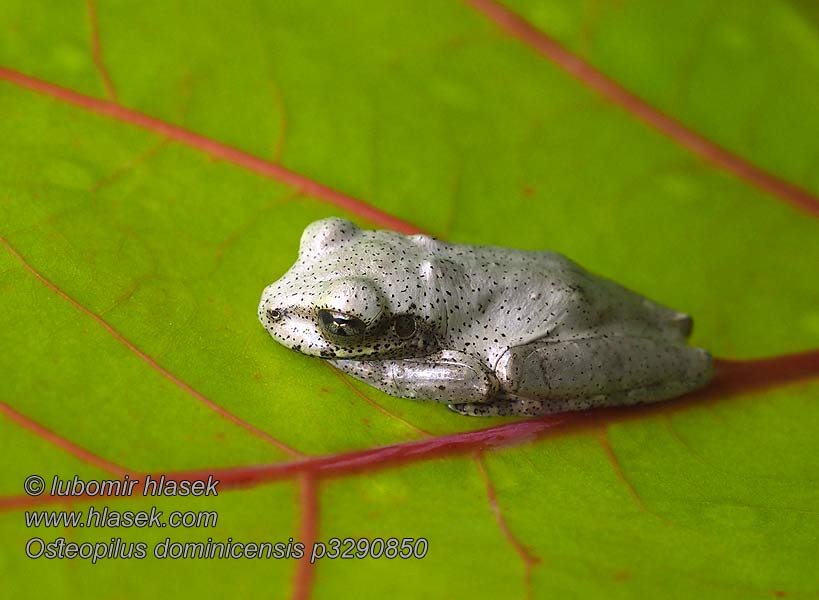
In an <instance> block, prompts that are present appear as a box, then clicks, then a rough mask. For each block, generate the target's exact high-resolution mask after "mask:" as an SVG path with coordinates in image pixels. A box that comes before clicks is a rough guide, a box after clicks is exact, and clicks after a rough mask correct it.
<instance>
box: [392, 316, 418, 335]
mask: <svg viewBox="0 0 819 600" xmlns="http://www.w3.org/2000/svg"><path fill="white" fill-rule="evenodd" d="M392 328H393V330H395V335H397V336H398V337H400V338H408V337H412V336H413V334H414V333H415V318H414V317H411V316H410V315H398V316H397V317H395V320H394V321H393V322H392Z"/></svg>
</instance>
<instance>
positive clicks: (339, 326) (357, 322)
mask: <svg viewBox="0 0 819 600" xmlns="http://www.w3.org/2000/svg"><path fill="white" fill-rule="evenodd" d="M318 315H319V323H320V324H321V329H322V330H323V331H324V333H326V334H327V335H328V336H330V337H334V338H354V337H358V336H360V335H362V334H363V333H364V329H365V328H366V326H365V325H364V321H362V320H361V319H359V318H357V317H353V316H351V315H345V314H344V313H339V312H335V311H332V310H320V311H319V313H318Z"/></svg>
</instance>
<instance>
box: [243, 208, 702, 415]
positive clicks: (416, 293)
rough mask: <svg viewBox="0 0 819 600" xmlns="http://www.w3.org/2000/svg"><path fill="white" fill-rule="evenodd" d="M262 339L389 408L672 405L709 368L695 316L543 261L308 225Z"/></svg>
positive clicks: (512, 410) (524, 254)
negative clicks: (343, 376)
mask: <svg viewBox="0 0 819 600" xmlns="http://www.w3.org/2000/svg"><path fill="white" fill-rule="evenodd" d="M258 317H259V320H260V322H261V324H262V325H263V326H264V328H265V329H266V330H267V332H268V333H269V334H270V336H271V337H272V338H273V339H274V340H276V341H277V342H279V343H280V344H282V345H284V346H286V347H287V348H290V349H292V350H294V351H297V352H300V353H301V354H304V355H307V356H311V357H318V358H320V359H323V360H326V361H328V362H329V363H330V364H332V365H333V366H335V367H336V368H338V369H340V370H341V371H343V372H345V373H347V374H349V375H351V376H353V377H355V378H357V379H359V380H361V381H364V382H366V383H368V384H370V385H371V386H373V387H375V388H377V389H379V390H381V391H383V392H385V393H387V394H390V395H392V396H397V397H401V398H409V399H415V400H426V401H432V402H438V403H443V404H445V405H446V406H447V407H448V408H449V409H450V410H452V411H454V412H456V413H459V414H461V415H466V416H484V417H491V416H501V417H536V416H541V415H547V414H551V413H557V412H568V411H580V410H587V409H592V408H596V407H611V406H625V405H634V404H642V403H650V402H656V401H661V400H666V399H670V398H674V397H676V396H680V395H683V394H685V393H687V392H690V391H693V390H696V389H698V388H701V387H703V386H705V385H706V384H707V383H708V382H709V380H710V379H711V378H712V376H713V358H712V356H711V354H710V353H709V352H708V351H707V350H705V349H703V348H698V347H695V346H692V345H689V344H688V338H689V337H690V335H691V332H692V327H693V320H692V318H691V317H690V316H689V315H687V314H685V313H683V312H679V311H677V310H674V309H671V308H668V307H666V306H664V305H662V304H659V303H657V302H655V301H652V300H649V299H648V298H646V297H644V296H642V295H640V294H638V293H637V292H634V291H632V290H630V289H628V288H626V287H624V286H622V285H620V284H618V283H615V282H614V281H612V280H610V279H608V278H606V277H603V276H601V275H596V274H593V273H591V272H589V271H587V270H586V269H584V268H583V267H581V266H580V265H579V264H577V263H575V262H574V261H572V260H570V259H569V258H567V257H566V256H564V255H562V254H560V253H558V252H555V251H550V250H520V249H514V248H506V247H501V246H491V245H471V244H464V243H454V242H446V241H442V240H439V239H436V238H435V237H432V236H429V235H424V234H415V235H404V234H401V233H397V232H394V231H389V230H369V229H362V228H359V227H358V226H357V225H355V224H354V223H352V222H351V221H349V220H347V219H343V218H338V217H330V218H325V219H321V220H318V221H315V222H313V223H310V224H309V225H307V227H306V228H305V229H304V231H303V233H302V235H301V239H300V242H299V250H298V257H297V259H296V262H295V263H294V264H293V265H292V266H291V267H290V269H288V270H287V271H286V272H285V273H284V275H282V276H281V277H280V278H279V279H278V280H276V281H274V282H273V283H271V284H270V285H268V286H267V287H265V288H264V291H263V292H262V296H261V300H260V302H259V306H258Z"/></svg>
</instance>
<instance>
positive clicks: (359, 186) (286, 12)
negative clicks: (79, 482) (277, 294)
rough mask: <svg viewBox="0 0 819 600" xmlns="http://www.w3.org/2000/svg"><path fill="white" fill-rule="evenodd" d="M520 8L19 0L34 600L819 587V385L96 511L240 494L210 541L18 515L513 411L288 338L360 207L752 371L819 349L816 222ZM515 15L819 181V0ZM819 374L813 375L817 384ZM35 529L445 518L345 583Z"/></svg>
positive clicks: (339, 573)
mask: <svg viewBox="0 0 819 600" xmlns="http://www.w3.org/2000/svg"><path fill="white" fill-rule="evenodd" d="M487 6H489V7H490V8H491V7H492V6H493V5H492V3H488V2H475V4H474V5H467V4H460V3H457V2H451V3H450V2H442V3H428V4H423V5H418V3H412V2H393V3H390V5H389V6H387V5H385V4H383V3H373V4H372V5H371V6H367V7H364V6H363V5H361V4H356V5H355V6H352V5H350V4H349V3H346V2H299V3H290V4H286V3H265V2H242V3H230V4H227V3H225V4H224V6H221V7H220V6H216V5H213V6H207V7H206V6H204V5H203V4H202V3H195V2H186V1H182V2H176V3H172V4H168V3H156V2H132V1H117V2H106V3H99V5H96V4H95V3H93V2H92V1H91V2H88V3H79V2H75V3H70V2H65V3H47V4H44V5H41V6H32V5H31V3H25V2H17V1H15V0H8V1H6V2H4V3H3V4H2V7H0V24H1V25H2V28H3V31H4V35H3V36H0V38H1V39H2V41H0V64H1V65H2V66H3V67H4V70H2V71H0V114H2V115H3V136H2V139H0V156H2V162H3V168H2V170H0V237H1V238H2V240H3V243H2V244H0V302H2V305H1V308H2V310H0V342H2V346H3V348H4V351H3V352H2V353H0V374H1V375H2V377H0V403H1V404H0V407H2V413H3V414H2V416H0V437H1V438H2V439H3V440H4V443H3V448H4V451H5V456H4V458H3V459H2V460H0V474H2V477H0V488H2V489H0V509H2V510H1V511H0V531H2V532H3V534H4V535H3V539H4V542H3V546H2V550H0V574H1V575H2V578H3V580H4V581H6V582H11V585H13V586H14V588H15V590H16V591H17V592H18V593H17V594H16V595H17V596H19V597H25V596H26V595H27V594H28V595H30V596H31V597H34V596H38V597H40V596H42V595H43V594H44V593H46V594H54V595H55V596H58V597H59V596H64V597H73V596H80V595H83V596H84V595H86V594H87V592H88V590H89V589H91V590H100V591H102V590H105V591H106V592H109V591H110V592H111V593H109V594H107V595H112V594H113V595H116V596H118V597H124V598H149V597H156V596H157V595H159V596H165V595H169V594H171V593H175V594H179V595H183V596H185V595H187V596H190V597H197V596H215V597H218V596H224V595H227V594H235V595H254V596H260V595H262V594H266V595H268V596H272V597H296V598H306V597H315V598H338V597H349V596H351V595H353V594H352V593H351V590H367V593H368V594H370V595H373V596H374V597H383V596H387V595H389V596H390V597H394V598H396V599H397V598H404V597H406V598H414V597H418V596H420V595H423V596H425V597H430V598H467V597H471V598H484V597H485V598H496V597H521V598H526V597H538V598H539V597H543V598H546V597H553V596H563V597H589V598H593V597H606V598H617V597H623V598H632V597H646V596H653V595H656V594H657V593H658V590H662V591H663V594H664V596H667V597H669V598H674V597H680V598H690V597H694V596H699V595H704V596H707V597H716V598H747V597H766V598H767V597H771V596H781V595H787V596H788V597H797V598H798V597H814V596H815V595H816V594H817V593H819V576H817V572H816V569H815V558H816V538H817V535H819V519H817V515H819V492H817V487H816V485H815V483H816V478H817V467H819V462H817V461H819V438H818V437H817V436H816V433H815V432H816V431H817V427H819V408H818V407H817V404H816V402H815V399H816V396H817V391H819V383H816V381H815V380H814V381H810V380H804V381H799V382H797V381H787V379H788V378H787V377H785V378H784V380H785V381H782V382H780V383H781V385H778V386H777V387H775V388H772V389H767V390H764V391H760V390H756V391H747V390H746V391H745V392H743V393H731V394H728V393H724V394H715V395H713V396H712V397H711V398H709V399H708V400H707V401H704V402H692V403H685V402H683V403H678V404H673V405H670V406H669V407H668V408H667V409H662V410H657V411H649V412H647V413H645V414H642V415H637V416H636V418H627V419H621V418H619V417H617V415H614V416H609V417H606V418H604V419H602V420H594V421H589V422H588V423H585V424H581V426H578V427H571V428H560V427H556V428H555V429H553V430H552V429H550V430H549V431H548V435H540V437H538V439H537V440H533V439H531V438H533V437H534V435H532V436H530V437H527V438H525V439H524V437H523V436H522V435H519V436H518V437H517V438H516V439H514V440H513V441H514V442H515V444H514V445H512V446H510V447H503V448H497V447H489V446H491V444H489V445H488V446H487V449H486V451H485V452H482V453H478V454H475V453H474V452H473V450H475V447H477V446H475V447H472V446H469V447H468V448H467V447H464V448H466V450H464V448H461V449H460V450H458V451H457V452H455V451H454V450H453V451H449V450H445V451H442V452H439V453H437V454H434V453H421V454H419V455H418V456H417V457H416V458H414V459H412V460H410V459H407V460H405V461H404V462H403V463H402V464H392V463H389V461H386V462H384V463H377V462H373V463H368V464H369V466H367V467H364V468H362V469H361V470H358V471H357V472H347V471H344V469H340V470H339V471H338V472H334V473H333V475H332V476H329V475H327V476H325V475H322V474H321V473H320V472H318V471H312V470H297V471H294V472H293V473H292V474H290V475H287V476H284V475H283V476H281V477H279V476H276V477H275V478H273V479H275V480H270V481H264V482H257V484H254V485H252V486H250V487H247V488H242V489H233V490H225V491H223V492H222V493H220V494H219V496H218V498H216V499H212V498H209V499H184V498H163V499H157V498H143V497H132V498H130V499H112V500H110V501H108V502H101V501H98V500H95V501H93V502H92V504H93V505H94V506H96V507H101V506H102V505H103V504H107V505H108V506H109V507H110V508H112V509H116V510H147V509H150V507H151V506H157V507H158V509H159V510H163V511H166V512H170V511H173V510H216V511H218V513H219V524H218V526H217V527H216V528H213V529H195V528H194V529H164V530H158V529H120V530H110V529H109V530H103V529H92V528H86V529H81V528H77V529H47V528H38V529H27V528H26V527H25V526H24V516H23V506H22V505H19V504H13V503H12V502H11V500H13V499H15V498H24V497H23V496H21V494H22V481H23V480H24V478H25V477H26V476H27V475H30V474H32V473H38V474H41V475H43V476H44V477H45V478H46V479H47V480H49V481H50V478H51V477H53V476H55V475H59V476H60V477H62V478H71V477H73V476H74V475H75V474H76V475H79V476H80V477H82V478H86V479H94V478H96V479H99V478H110V477H112V476H119V475H121V474H122V473H123V472H124V471H129V472H136V473H146V472H150V473H163V472H176V471H190V470H194V471H198V470H219V469H224V468H229V467H234V466H243V465H255V464H265V465H283V464H286V463H290V462H298V461H302V460H305V456H309V457H315V456H319V457H325V456H330V457H334V456H337V455H342V456H346V455H345V454H344V453H348V452H353V451H364V452H365V453H366V452H367V451H369V450H371V449H377V448H380V447H382V446H389V445H396V444H398V445H400V444H404V445H405V446H402V447H404V448H411V447H414V446H406V444H413V443H420V444H425V443H427V442H429V441H430V440H434V439H438V438H440V439H445V440H464V439H467V438H464V437H463V436H462V434H463V433H464V432H469V431H473V430H481V429H484V428H487V427H490V426H496V425H499V426H501V427H502V428H503V427H507V426H506V425H502V424H503V423H506V421H503V420H500V419H496V420H480V419H469V418H464V417H461V416H458V415H455V414H453V413H450V412H449V411H446V410H445V409H443V408H441V407H440V406H437V405H432V404H423V403H413V402H411V401H408V400H402V399H397V398H391V397H389V396H386V395H383V394H380V393H378V392H377V391H375V390H373V389H372V388H369V387H367V386H365V385H363V384H360V383H358V382H355V381H352V380H350V379H348V378H346V377H344V376H341V375H340V374H338V373H336V372H335V371H333V370H332V369H331V368H329V367H328V366H327V365H326V364H323V363H322V362H321V361H319V360H315V359H309V358H307V357H304V356H301V355H298V354H296V353H294V352H290V351H288V350H286V349H285V348H283V347H280V346H278V345H277V344H275V343H273V342H272V341H271V340H270V338H269V337H268V336H267V335H266V333H265V332H264V330H263V329H262V328H261V327H260V326H259V324H258V322H257V320H256V305H257V302H258V298H259V295H260V293H261V290H262V288H263V287H264V286H265V285H267V284H268V283H270V282H271V281H273V280H274V279H276V278H277V277H278V276H279V275H280V274H281V273H282V272H284V270H286V269H287V268H288V267H289V266H290V264H292V262H293V260H294V259H295V255H296V248H297V244H298V239H299V236H300V234H301V231H302V230H303V228H304V227H305V225H307V224H308V223H310V222H311V221H313V220H315V219H319V218H323V217H326V216H330V215H339V216H345V217H348V218H351V219H353V220H355V221H357V222H358V223H359V224H361V225H362V226H377V225H381V226H384V225H392V226H395V227H398V228H401V227H409V226H407V225H405V224H406V223H409V224H412V226H414V227H417V228H418V229H420V230H424V231H428V232H430V233H432V234H434V235H437V236H439V237H442V238H445V239H448V240H452V241H458V242H467V243H480V244H496V245H503V246H513V247H519V248H525V249H546V248H548V249H553V250H557V251H559V252H562V253H564V254H566V255H568V256H570V257H572V258H573V259H575V260H577V261H578V262H579V263H581V264H583V265H584V266H586V267H587V268H589V269H590V270H592V271H595V272H598V273H602V274H605V275H607V276H609V277H611V278H613V279H615V280H616V281H619V282H621V283H623V284H624V285H626V286H628V287H630V288H633V289H636V290H639V291H640V292H642V293H644V294H645V295H647V296H649V297H651V298H653V299H656V300H658V301H660V302H663V303H665V304H668V305H670V306H674V307H675V308H678V309H680V310H683V311H685V312H688V313H690V314H693V315H694V316H695V320H696V330H695V333H694V338H693V340H692V341H693V343H695V344H697V345H701V346H704V347H707V348H709V349H711V350H712V351H713V352H714V354H715V355H717V356H723V357H732V358H736V359H752V358H756V357H762V356H774V355H782V354H786V353H793V352H797V351H807V350H811V349H813V348H817V347H819V308H817V307H819V288H818V287H817V285H816V281H817V277H819V266H818V265H817V261H816V257H817V256H819V235H817V221H816V219H815V218H814V217H815V214H814V213H812V212H811V209H810V208H807V209H806V208H805V207H804V206H803V207H801V208H800V207H797V206H795V205H794V204H793V203H788V202H787V201H783V200H787V198H784V199H783V198H782V197H780V196H778V195H777V194H776V193H772V192H771V191H770V190H765V189H760V188H759V186H758V185H757V184H756V183H755V182H754V181H753V180H749V179H747V178H743V177H739V176H737V175H736V174H734V173H731V172H728V171H726V170H725V169H724V168H722V167H721V166H719V165H718V164H715V163H714V162H713V161H709V160H705V159H703V158H702V157H701V156H700V155H698V154H696V153H693V152H692V151H691V148H690V147H688V146H685V145H683V144H681V143H679V140H675V139H674V138H673V137H669V136H667V135H663V134H662V133H660V132H658V131H657V130H656V129H655V128H654V127H652V126H651V125H649V124H647V122H646V120H645V118H644V117H643V116H641V115H640V114H637V113H635V112H634V111H632V110H630V109H629V108H628V107H627V106H625V107H624V106H623V105H620V104H617V103H614V102H611V101H610V100H609V99H606V98H604V97H601V95H600V94H599V93H598V91H596V90H595V89H593V88H592V87H590V86H589V85H588V82H584V81H583V80H582V79H581V80H579V79H577V78H575V77H572V76H570V75H568V74H567V73H566V72H565V71H564V70H563V69H562V68H561V67H560V66H559V65H556V64H555V63H554V62H552V61H550V60H549V59H548V57H546V56H544V55H543V54H541V53H539V51H538V49H537V48H536V47H533V45H532V43H530V42H531V40H527V39H525V38H524V37H521V36H520V35H516V34H515V32H514V30H510V29H509V28H505V26H504V25H503V24H502V23H499V21H498V19H497V18H495V17H496V16H497V13H494V14H495V17H493V16H492V14H488V13H487V12H486V11H485V9H486V7H487ZM508 8H509V9H510V10H512V11H514V13H515V15H517V17H518V18H524V19H526V20H527V22H528V23H529V24H530V26H533V27H534V28H537V30H538V31H539V33H538V35H546V36H554V37H553V38H548V39H552V40H557V41H559V42H560V43H561V44H564V45H565V48H566V49H568V51H569V52H571V53H573V55H575V56H580V57H582V58H584V59H585V60H587V61H588V64H589V65H593V66H594V67H595V68H596V69H598V70H599V71H600V72H601V73H604V74H606V75H607V76H608V77H609V78H611V79H612V81H614V82H615V83H616V84H617V85H619V86H622V88H623V89H626V90H630V91H631V92H633V93H635V94H637V95H638V96H640V97H641V98H642V99H643V100H644V101H645V102H646V103H647V104H649V105H650V106H651V107H652V108H653V109H654V110H657V111H661V112H663V113H664V114H667V115H669V116H670V117H672V118H673V119H675V120H677V121H679V123H680V124H681V125H682V126H683V127H685V128H688V129H689V130H691V131H693V132H696V134H697V135H698V136H700V137H701V138H702V139H705V140H709V141H710V142H712V143H714V144H718V145H720V146H721V147H722V148H724V149H725V151H726V152H728V153H730V154H732V155H733V156H736V157H737V158H738V159H739V160H742V161H747V162H748V163H749V164H752V165H754V166H755V167H756V168H758V169H759V170H761V171H764V172H765V173H767V174H769V175H770V176H771V177H774V178H777V179H779V180H781V181H784V182H787V183H790V184H792V185H794V186H798V188H799V189H800V190H802V191H803V192H804V193H805V194H806V195H807V197H808V198H809V200H810V199H812V200H815V195H816V193H817V191H819V179H817V173H819V169H817V168H816V167H817V160H818V159H819V156H817V146H816V144H815V140H816V138H817V133H819V122H817V120H816V119H817V116H816V111H815V110H813V106H815V104H816V100H817V99H819V88H817V84H816V82H817V81H819V36H817V35H816V23H817V20H816V18H815V16H816V15H815V14H814V12H812V11H811V9H810V8H809V7H807V5H800V4H798V3H788V2H783V1H777V2H772V3H768V6H767V7H766V8H765V9H764V10H763V11H762V12H759V10H758V9H757V8H756V7H754V8H753V9H752V8H750V6H746V3H741V2H728V3H720V4H715V3H705V2H697V1H692V2H687V3H685V4H681V5H679V6H675V7H673V8H664V9H663V10H662V11H660V10H659V9H658V8H656V7H655V6H654V3H651V2H647V1H644V2H636V3H628V4H621V3H615V4H605V3H595V2H592V3H588V5H584V6H582V7H581V6H580V5H578V4H577V3H572V2H562V1H560V0H554V1H550V2H531V1H526V0H514V1H510V2H509V4H508ZM20 74H23V75H20ZM143 117H144V118H143ZM191 133H192V134H196V136H192V135H189V134H191ZM367 206H370V207H375V208H376V209H378V211H380V212H378V211H369V212H368V211H367V208H366V207H367ZM817 206H819V204H817ZM398 219H400V220H401V221H400V222H399V221H398ZM402 223H403V224H402ZM816 362H817V361H816V359H815V358H813V359H812V362H811V361H810V360H809V361H807V362H805V361H803V363H804V364H807V365H808V366H807V368H806V370H807V371H810V370H811V369H813V372H814V373H815V372H816V371H817V370H819V365H816ZM739 387H740V388H741V387H742V386H741V385H740V386H739ZM525 427H526V426H524V427H522V428H520V429H514V428H513V429H514V430H515V431H529V430H527V429H526V428H525ZM501 431H511V430H510V429H501ZM541 433H543V432H541ZM476 435H478V436H481V435H483V434H476ZM441 436H454V437H448V438H442V437H441ZM459 436H461V437H459ZM470 439H471V438H470ZM430 443H432V442H430ZM450 447H454V446H452V445H450V446H447V448H450ZM467 450H468V451H467ZM374 452H375V451H374ZM366 456H370V455H366ZM387 467H389V468H387ZM218 472H225V471H218ZM9 499H11V500H9ZM3 500H5V501H6V504H3V503H2V501H3ZM88 505H89V501H88V500H87V499H81V500H77V501H76V502H72V503H71V504H70V505H64V504H58V505H56V506H52V508H65V507H68V508H71V509H86V508H87V507H88ZM44 508H48V506H44ZM33 536H40V537H42V538H44V539H46V540H50V539H54V538H56V537H60V536H63V537H66V538H67V539H69V540H71V541H77V542H85V541H90V542H100V541H101V542H107V541H109V540H110V538H111V537H121V538H122V539H123V540H125V541H129V542H136V541H140V540H144V541H146V542H148V543H151V544H153V543H156V542H157V541H160V540H163V539H165V538H166V537H171V538H172V539H174V540H178V541H197V540H207V538H208V537H212V538H213V539H214V540H225V539H227V538H228V537H231V538H233V539H234V540H238V541H243V542H246V541H262V540H269V541H284V542H287V541H288V538H291V537H292V538H294V539H296V540H303V541H308V540H309V539H310V538H315V539H319V540H327V539H329V538H331V537H341V538H345V537H353V538H358V537H368V538H374V537H398V538H403V537H412V538H421V537H423V538H426V539H427V540H428V541H429V551H428V553H427V555H426V557H425V558H424V559H422V560H415V561H413V560H410V561H402V560H387V559H383V558H382V559H379V560H372V559H367V560H340V559H339V560H324V561H320V562H319V563H318V564H317V565H315V566H314V567H312V568H311V567H310V566H308V565H306V564H305V562H304V561H295V560H269V561H267V560H253V559H243V560H184V559H179V560H170V559H165V560H158V559H146V560H142V561H138V563H137V561H135V560H124V559H122V560H103V561H100V562H98V563H97V564H95V565H91V564H89V561H85V560H79V559H76V560H46V559H44V558H41V559H37V560H32V559H29V558H26V556H25V554H24V552H23V549H24V547H25V544H26V541H27V540H29V539H30V538H31V537H33ZM35 583H36V586H35V585H33V584H35ZM355 595H360V594H358V593H357V592H356V593H355Z"/></svg>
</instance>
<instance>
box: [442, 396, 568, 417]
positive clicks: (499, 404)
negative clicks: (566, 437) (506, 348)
mask: <svg viewBox="0 0 819 600" xmlns="http://www.w3.org/2000/svg"><path fill="white" fill-rule="evenodd" d="M447 408H448V409H449V410H451V411H452V412H456V413H458V414H460V415H466V416H468V417H539V416H542V415H548V414H550V413H557V412H565V411H566V410H571V409H570V408H567V404H566V402H565V401H559V400H529V399H526V398H502V399H499V400H492V401H490V402H481V403H477V402H466V403H464V404H447Z"/></svg>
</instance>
